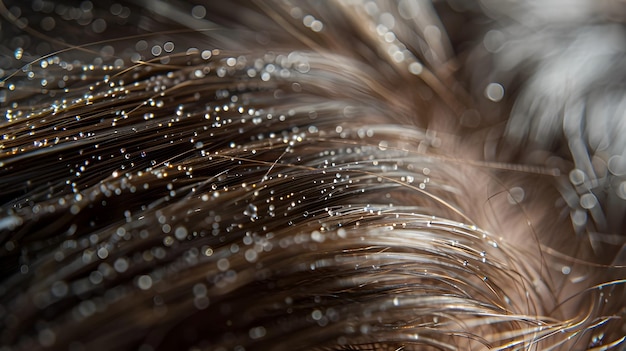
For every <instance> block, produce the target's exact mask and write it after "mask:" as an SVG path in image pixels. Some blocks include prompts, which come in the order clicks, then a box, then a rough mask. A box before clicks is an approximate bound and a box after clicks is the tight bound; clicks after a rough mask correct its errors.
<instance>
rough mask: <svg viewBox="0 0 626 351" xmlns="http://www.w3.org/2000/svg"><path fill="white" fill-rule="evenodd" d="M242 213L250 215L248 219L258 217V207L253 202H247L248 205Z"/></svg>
mask: <svg viewBox="0 0 626 351" xmlns="http://www.w3.org/2000/svg"><path fill="white" fill-rule="evenodd" d="M243 214H244V215H246V216H248V217H250V219H252V220H255V219H258V218H259V217H258V208H257V207H256V206H255V205H254V204H248V207H247V208H246V209H245V210H244V211H243Z"/></svg>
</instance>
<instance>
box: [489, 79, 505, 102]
mask: <svg viewBox="0 0 626 351" xmlns="http://www.w3.org/2000/svg"><path fill="white" fill-rule="evenodd" d="M485 96H486V97H487V99H489V100H491V101H493V102H498V101H500V100H502V98H503V97H504V87H503V86H502V85H501V84H498V83H489V85H487V88H485Z"/></svg>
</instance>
